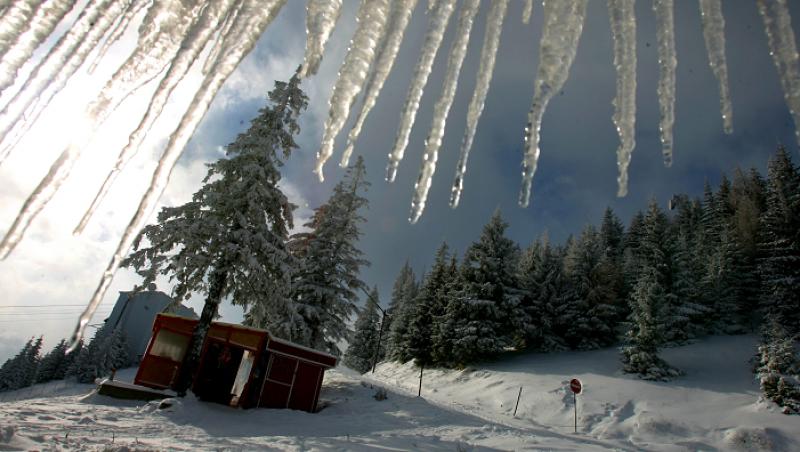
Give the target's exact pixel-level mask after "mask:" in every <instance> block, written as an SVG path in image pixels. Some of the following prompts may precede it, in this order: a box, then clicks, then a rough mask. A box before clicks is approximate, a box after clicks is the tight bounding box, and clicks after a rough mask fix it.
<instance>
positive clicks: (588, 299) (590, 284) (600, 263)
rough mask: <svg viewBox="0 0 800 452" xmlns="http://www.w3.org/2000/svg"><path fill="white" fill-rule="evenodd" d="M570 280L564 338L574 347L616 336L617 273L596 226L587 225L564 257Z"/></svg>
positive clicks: (599, 344) (594, 345)
mask: <svg viewBox="0 0 800 452" xmlns="http://www.w3.org/2000/svg"><path fill="white" fill-rule="evenodd" d="M564 273H565V276H566V278H567V281H568V283H569V293H568V296H567V303H566V304H565V305H564V307H563V309H562V310H561V312H562V314H561V315H562V323H564V324H565V325H566V326H567V329H566V331H565V336H564V340H565V341H566V343H567V344H568V345H569V346H570V347H572V348H578V349H594V348H599V347H603V346H606V345H610V344H612V343H613V342H614V341H615V339H616V324H615V323H616V320H617V312H616V308H615V305H616V299H617V290H616V287H615V286H616V275H615V273H614V269H613V262H612V261H611V260H610V258H609V257H607V255H606V253H605V250H604V249H603V242H602V240H601V236H600V234H599V233H598V232H597V229H596V228H595V227H594V226H592V225H588V226H586V227H585V228H584V230H583V232H582V233H581V236H580V237H579V238H578V239H577V240H575V241H573V242H572V244H571V246H570V248H569V249H568V250H567V255H566V256H565V260H564Z"/></svg>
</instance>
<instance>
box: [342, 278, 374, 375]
mask: <svg viewBox="0 0 800 452" xmlns="http://www.w3.org/2000/svg"><path fill="white" fill-rule="evenodd" d="M376 303H379V299H378V288H377V287H374V288H373V289H372V292H370V294H369V296H368V297H367V299H366V300H365V301H364V308H363V309H362V310H361V312H360V313H359V315H358V318H357V319H356V323H355V325H354V332H353V338H352V340H351V341H350V343H349V344H348V346H347V352H346V353H345V355H344V364H345V365H346V366H347V367H349V368H351V369H354V370H356V371H358V372H361V373H362V374H363V373H365V372H367V371H369V370H370V369H371V368H372V364H373V361H374V360H375V359H376V355H375V353H376V352H379V350H378V347H379V345H380V344H378V328H379V327H380V322H381V319H380V314H379V313H378V307H377V305H376Z"/></svg>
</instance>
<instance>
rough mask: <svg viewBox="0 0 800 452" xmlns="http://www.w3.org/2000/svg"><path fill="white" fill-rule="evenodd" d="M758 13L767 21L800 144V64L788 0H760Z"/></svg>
mask: <svg viewBox="0 0 800 452" xmlns="http://www.w3.org/2000/svg"><path fill="white" fill-rule="evenodd" d="M757 4H758V11H759V13H761V18H762V19H763V20H764V30H765V31H766V33H767V41H768V42H769V50H770V54H772V60H773V61H774V62H775V67H776V68H777V70H778V76H779V77H780V79H781V87H782V88H783V97H784V99H786V105H787V106H788V107H789V112H790V113H791V114H792V118H794V126H795V132H794V133H795V136H796V138H797V143H798V145H800V61H798V54H797V44H796V42H795V37H794V30H792V17H791V16H790V15H789V8H788V7H787V5H786V0H757Z"/></svg>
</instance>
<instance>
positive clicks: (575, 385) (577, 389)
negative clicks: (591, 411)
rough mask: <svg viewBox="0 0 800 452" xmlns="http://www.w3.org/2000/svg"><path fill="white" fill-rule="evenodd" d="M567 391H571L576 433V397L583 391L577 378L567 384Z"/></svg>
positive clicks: (576, 431)
mask: <svg viewBox="0 0 800 452" xmlns="http://www.w3.org/2000/svg"><path fill="white" fill-rule="evenodd" d="M569 389H570V390H572V401H573V402H574V403H573V405H574V406H575V433H578V397H577V395H578V394H580V393H581V390H583V385H581V381H580V380H578V379H577V378H573V379H572V380H570V382H569Z"/></svg>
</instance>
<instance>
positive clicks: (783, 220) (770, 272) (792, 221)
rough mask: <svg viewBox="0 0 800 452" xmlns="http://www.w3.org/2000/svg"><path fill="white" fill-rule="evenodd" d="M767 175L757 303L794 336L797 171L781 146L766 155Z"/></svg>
mask: <svg viewBox="0 0 800 452" xmlns="http://www.w3.org/2000/svg"><path fill="white" fill-rule="evenodd" d="M767 175H768V177H767V192H766V210H765V212H764V215H763V216H762V223H761V226H762V240H761V254H762V259H761V260H760V264H759V271H760V274H761V279H762V294H761V303H762V305H763V307H764V311H765V312H766V315H767V316H769V317H770V319H772V320H773V321H775V322H777V323H779V324H780V326H782V327H783V328H785V329H786V331H787V334H789V335H790V336H794V335H797V334H800V171H798V169H797V168H796V167H795V166H794V165H793V164H792V162H791V160H790V158H789V154H788V152H787V151H786V149H785V148H783V147H781V148H779V149H778V152H777V153H776V155H775V156H774V157H773V158H772V159H770V161H769V164H768V166H767Z"/></svg>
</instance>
